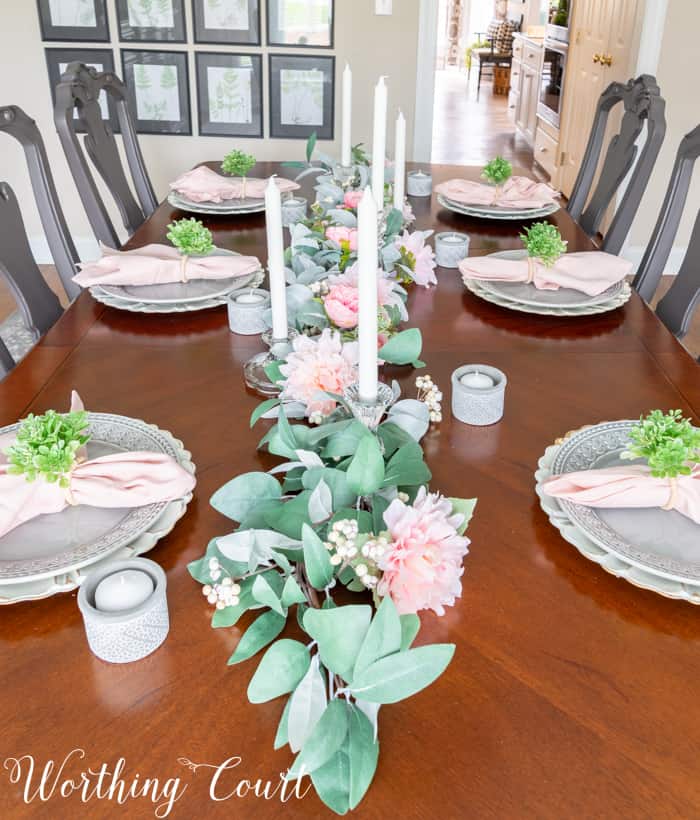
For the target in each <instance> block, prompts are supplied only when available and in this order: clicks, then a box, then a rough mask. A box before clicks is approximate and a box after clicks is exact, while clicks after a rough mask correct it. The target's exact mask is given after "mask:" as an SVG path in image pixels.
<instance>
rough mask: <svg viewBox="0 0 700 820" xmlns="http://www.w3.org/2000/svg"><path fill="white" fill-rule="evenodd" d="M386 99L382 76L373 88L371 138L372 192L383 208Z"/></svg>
mask: <svg viewBox="0 0 700 820" xmlns="http://www.w3.org/2000/svg"><path fill="white" fill-rule="evenodd" d="M386 101H387V92H386V85H385V84H384V77H380V78H379V82H378V83H377V85H376V87H375V89H374V137H373V139H372V194H373V195H374V201H375V202H376V204H377V208H378V209H380V210H381V209H383V208H384V162H385V159H386Z"/></svg>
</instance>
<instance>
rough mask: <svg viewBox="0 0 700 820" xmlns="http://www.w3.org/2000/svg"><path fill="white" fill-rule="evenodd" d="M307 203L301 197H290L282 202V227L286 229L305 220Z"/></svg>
mask: <svg viewBox="0 0 700 820" xmlns="http://www.w3.org/2000/svg"><path fill="white" fill-rule="evenodd" d="M307 204H308V203H307V201H306V199H304V197H303V196H291V197H289V198H288V199H284V200H282V225H283V227H285V228H288V227H289V226H290V225H295V224H296V223H297V222H301V221H302V219H306V206H307Z"/></svg>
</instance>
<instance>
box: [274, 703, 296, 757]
mask: <svg viewBox="0 0 700 820" xmlns="http://www.w3.org/2000/svg"><path fill="white" fill-rule="evenodd" d="M291 703H292V699H291V697H290V698H289V699H288V700H287V702H286V703H285V704H284V709H283V710H282V716H281V717H280V722H279V725H278V726H277V734H276V735H275V741H274V743H273V746H272V748H273V749H275V750H277V749H281V748H282V747H283V746H286V745H287V743H288V742H289V738H288V737H287V725H288V722H289V709H290V706H291Z"/></svg>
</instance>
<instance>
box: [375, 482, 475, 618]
mask: <svg viewBox="0 0 700 820" xmlns="http://www.w3.org/2000/svg"><path fill="white" fill-rule="evenodd" d="M384 521H385V523H386V525H387V528H388V529H389V534H390V538H391V543H390V545H389V548H388V549H387V550H386V552H385V553H384V555H383V556H382V557H381V558H380V559H379V562H378V563H379V568H380V569H381V570H382V571H383V575H382V579H381V581H380V582H379V584H378V585H377V592H378V593H379V594H380V595H390V596H391V599H392V600H393V602H394V604H396V608H397V610H398V611H399V613H400V614H401V615H405V614H408V613H413V612H418V610H420V609H432V610H433V611H434V612H436V613H437V614H438V615H444V614H445V609H444V607H445V606H452V605H453V604H454V602H455V598H458V597H459V596H460V595H461V594H462V582H461V580H460V579H461V577H462V573H463V572H464V568H463V567H462V559H463V558H464V556H465V555H466V554H467V553H468V552H469V550H468V549H467V548H468V546H469V539H468V538H465V537H464V536H461V535H459V534H458V532H457V528H458V527H459V526H460V525H461V524H462V522H463V521H464V516H463V515H460V514H454V515H453V513H452V504H451V503H450V501H449V500H448V499H447V498H444V497H443V496H441V495H439V494H438V493H428V492H426V490H425V488H424V487H421V489H420V490H419V491H418V495H417V496H416V500H415V501H414V502H413V506H410V507H409V506H407V505H406V504H404V503H403V501H400V500H399V499H395V500H394V501H392V502H391V504H390V505H389V507H388V508H387V510H386V512H385V513H384Z"/></svg>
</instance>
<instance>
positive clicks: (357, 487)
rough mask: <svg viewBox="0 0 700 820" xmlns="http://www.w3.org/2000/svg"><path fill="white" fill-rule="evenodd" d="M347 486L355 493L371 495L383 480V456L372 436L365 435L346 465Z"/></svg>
mask: <svg viewBox="0 0 700 820" xmlns="http://www.w3.org/2000/svg"><path fill="white" fill-rule="evenodd" d="M347 472H348V486H349V487H350V489H351V490H352V491H353V492H355V493H356V494H357V495H371V494H372V493H374V492H376V491H377V490H378V489H379V488H380V487H381V486H382V482H383V481H384V480H385V477H384V458H383V456H382V451H381V449H380V447H379V442H378V441H377V439H376V438H375V437H374V436H371V435H370V436H365V437H364V438H363V439H361V441H360V442H359V444H358V446H357V451H356V452H355V455H354V456H353V459H352V461H351V462H350V466H349V467H348V471H347Z"/></svg>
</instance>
